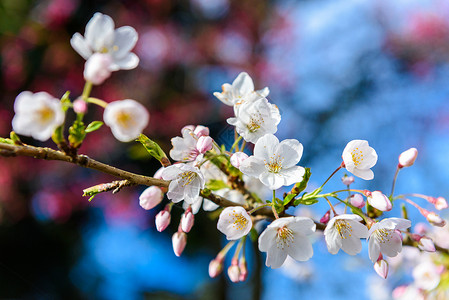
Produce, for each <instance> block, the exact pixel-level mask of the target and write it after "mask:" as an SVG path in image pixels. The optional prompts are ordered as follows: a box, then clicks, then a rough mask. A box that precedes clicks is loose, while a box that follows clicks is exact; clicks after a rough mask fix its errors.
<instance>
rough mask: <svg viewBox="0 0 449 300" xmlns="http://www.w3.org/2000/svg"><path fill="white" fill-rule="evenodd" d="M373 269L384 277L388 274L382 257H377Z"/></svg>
mask: <svg viewBox="0 0 449 300" xmlns="http://www.w3.org/2000/svg"><path fill="white" fill-rule="evenodd" d="M374 271H376V273H377V275H379V276H380V277H382V278H383V279H386V278H387V276H388V263H387V262H386V261H385V260H383V259H379V260H378V261H377V262H376V263H375V264H374Z"/></svg>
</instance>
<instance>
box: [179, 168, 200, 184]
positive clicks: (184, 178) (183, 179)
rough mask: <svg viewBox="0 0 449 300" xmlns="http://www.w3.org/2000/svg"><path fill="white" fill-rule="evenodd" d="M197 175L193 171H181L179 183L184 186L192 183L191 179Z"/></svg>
mask: <svg viewBox="0 0 449 300" xmlns="http://www.w3.org/2000/svg"><path fill="white" fill-rule="evenodd" d="M197 176H198V174H196V173H195V172H192V171H187V172H184V173H181V174H180V175H179V177H180V179H179V183H180V184H181V185H182V186H183V187H184V186H186V185H189V184H191V183H192V181H193V180H194V179H195V178H196V177H197Z"/></svg>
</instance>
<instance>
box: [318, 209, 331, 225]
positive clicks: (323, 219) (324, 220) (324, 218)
mask: <svg viewBox="0 0 449 300" xmlns="http://www.w3.org/2000/svg"><path fill="white" fill-rule="evenodd" d="M330 218H331V211H330V210H328V211H327V212H326V213H325V214H324V215H323V216H322V217H321V219H320V223H323V224H327V222H329V220H330Z"/></svg>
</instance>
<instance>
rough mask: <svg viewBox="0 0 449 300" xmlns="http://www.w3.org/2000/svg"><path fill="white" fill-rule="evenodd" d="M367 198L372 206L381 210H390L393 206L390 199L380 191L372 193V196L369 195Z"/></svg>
mask: <svg viewBox="0 0 449 300" xmlns="http://www.w3.org/2000/svg"><path fill="white" fill-rule="evenodd" d="M367 200H368V203H369V204H370V205H371V206H372V207H374V208H377V209H378V210H381V211H390V210H391V209H392V208H393V206H392V205H391V201H390V199H388V197H387V196H385V195H384V194H382V192H380V191H374V192H372V193H370V196H367Z"/></svg>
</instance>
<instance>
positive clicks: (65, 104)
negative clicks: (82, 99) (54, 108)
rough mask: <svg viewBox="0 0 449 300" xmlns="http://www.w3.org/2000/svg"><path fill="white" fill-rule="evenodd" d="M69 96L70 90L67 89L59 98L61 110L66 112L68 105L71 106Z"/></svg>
mask: <svg viewBox="0 0 449 300" xmlns="http://www.w3.org/2000/svg"><path fill="white" fill-rule="evenodd" d="M69 96H70V91H67V92H65V93H64V95H63V96H62V98H61V105H62V110H63V111H64V112H66V111H67V110H68V109H69V107H71V106H72V102H70V98H69Z"/></svg>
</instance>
